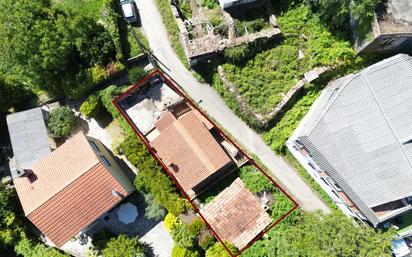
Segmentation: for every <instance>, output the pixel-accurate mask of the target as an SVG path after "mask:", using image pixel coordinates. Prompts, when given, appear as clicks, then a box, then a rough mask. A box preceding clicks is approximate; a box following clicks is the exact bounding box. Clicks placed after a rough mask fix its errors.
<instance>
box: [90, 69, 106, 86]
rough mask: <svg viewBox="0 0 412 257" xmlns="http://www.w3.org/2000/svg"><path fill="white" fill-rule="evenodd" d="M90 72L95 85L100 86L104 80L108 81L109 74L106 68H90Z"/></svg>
mask: <svg viewBox="0 0 412 257" xmlns="http://www.w3.org/2000/svg"><path fill="white" fill-rule="evenodd" d="M90 72H91V75H92V82H93V84H99V83H100V82H102V81H103V80H105V79H107V77H108V76H107V73H106V70H105V69H104V67H102V66H100V65H95V66H93V67H91V68H90Z"/></svg>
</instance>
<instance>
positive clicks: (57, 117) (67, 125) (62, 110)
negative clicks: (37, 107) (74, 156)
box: [47, 106, 76, 137]
mask: <svg viewBox="0 0 412 257" xmlns="http://www.w3.org/2000/svg"><path fill="white" fill-rule="evenodd" d="M75 124H76V116H74V112H73V111H72V110H70V108H69V107H66V106H62V107H58V108H56V109H54V110H52V111H51V112H50V116H49V122H48V124H47V126H48V127H49V129H50V130H51V131H52V132H53V133H54V134H56V135H58V136H62V137H65V136H68V135H69V134H70V133H71V131H72V130H73V128H74V125H75Z"/></svg>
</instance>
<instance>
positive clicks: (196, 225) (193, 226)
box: [187, 218, 206, 236]
mask: <svg viewBox="0 0 412 257" xmlns="http://www.w3.org/2000/svg"><path fill="white" fill-rule="evenodd" d="M187 228H188V229H189V231H190V233H192V234H193V235H195V236H198V235H199V234H200V232H202V230H204V229H205V228H206V223H205V222H204V221H203V220H202V219H201V218H198V219H195V220H194V221H192V222H191V223H190V224H189V225H188V226H187Z"/></svg>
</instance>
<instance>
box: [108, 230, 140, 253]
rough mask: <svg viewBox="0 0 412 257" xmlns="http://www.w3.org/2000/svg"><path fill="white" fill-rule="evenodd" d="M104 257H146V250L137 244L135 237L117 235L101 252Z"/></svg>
mask: <svg viewBox="0 0 412 257" xmlns="http://www.w3.org/2000/svg"><path fill="white" fill-rule="evenodd" d="M102 254H103V256H104V257H119V256H122V257H146V256H147V255H146V249H145V248H144V247H143V246H142V245H141V244H140V243H139V241H138V238H137V237H132V238H129V237H126V236H125V235H119V236H118V237H117V238H112V239H111V240H110V241H109V242H108V243H107V246H106V248H104V249H103V250H102Z"/></svg>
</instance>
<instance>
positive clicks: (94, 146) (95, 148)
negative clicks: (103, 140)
mask: <svg viewBox="0 0 412 257" xmlns="http://www.w3.org/2000/svg"><path fill="white" fill-rule="evenodd" d="M89 143H90V145H91V146H92V147H93V149H94V150H95V151H98V152H100V149H99V147H98V146H97V145H96V143H95V142H94V141H91V140H89Z"/></svg>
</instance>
